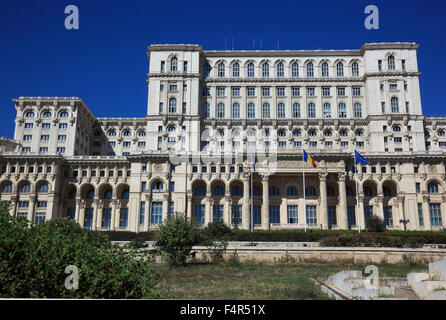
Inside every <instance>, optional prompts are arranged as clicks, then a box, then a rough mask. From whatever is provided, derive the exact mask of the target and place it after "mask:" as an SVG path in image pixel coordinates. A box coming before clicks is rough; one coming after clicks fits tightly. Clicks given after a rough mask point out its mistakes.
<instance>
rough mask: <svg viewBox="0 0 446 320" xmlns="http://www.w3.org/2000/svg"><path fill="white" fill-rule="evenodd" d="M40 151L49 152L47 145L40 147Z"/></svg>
mask: <svg viewBox="0 0 446 320" xmlns="http://www.w3.org/2000/svg"><path fill="white" fill-rule="evenodd" d="M39 152H48V148H47V147H40V149H39Z"/></svg>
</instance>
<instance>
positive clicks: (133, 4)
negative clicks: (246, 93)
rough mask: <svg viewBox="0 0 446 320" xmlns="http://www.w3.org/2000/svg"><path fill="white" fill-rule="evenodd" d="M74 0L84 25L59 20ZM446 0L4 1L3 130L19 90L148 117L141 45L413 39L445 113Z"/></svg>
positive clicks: (425, 83) (330, 45)
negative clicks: (370, 13) (369, 11)
mask: <svg viewBox="0 0 446 320" xmlns="http://www.w3.org/2000/svg"><path fill="white" fill-rule="evenodd" d="M70 4H73V5H77V6H78V8H79V11H80V30H70V31H69V30H66V29H65V27H64V20H65V17H66V15H65V14H64V9H65V6H67V5H70ZM368 4H374V5H376V6H378V8H379V11H380V29H379V30H366V29H365V28H364V19H365V17H366V15H365V14H364V8H365V7H366V5H368ZM445 16H446V5H445V4H444V1H433V0H424V1H421V0H418V1H414V0H406V1H395V0H386V1H381V0H380V1H377V0H369V1H362V0H349V1H347V0H331V1H328V0H318V1H314V0H312V1H310V0H307V1H300V0H294V1H284V0H274V1H262V0H256V1H251V0H237V1H211V0H207V1H205V0H184V1H179V0H178V1H177V0H168V1H152V0H145V1H142V0H141V1H136V0H126V1H120V0H113V1H112V0H107V1H106V0H81V1H76V0H69V1H65V0H53V1H49V0H40V1H37V0H33V1H31V0H29V1H25V0H2V1H1V3H0V36H1V42H0V43H1V47H0V49H1V50H0V107H1V111H2V115H1V117H0V136H7V137H12V136H13V133H14V129H13V128H14V118H15V109H14V105H13V103H12V101H11V99H13V98H15V97H19V96H59V97H61V96H69V97H71V96H78V97H80V98H82V99H83V100H84V101H85V102H86V104H87V105H88V106H89V108H90V109H91V111H92V112H93V113H94V114H95V115H96V116H98V117H101V116H110V117H118V116H122V117H132V116H144V115H145V112H146V100H147V87H146V82H145V80H146V73H147V70H148V61H147V58H146V46H147V45H149V44H151V43H194V44H201V45H202V46H203V47H204V49H205V50H222V49H225V38H227V43H228V49H230V47H231V42H232V40H231V39H232V38H234V40H235V49H252V48H253V44H252V39H253V38H255V39H256V45H257V47H256V49H259V47H258V44H259V39H260V38H262V40H263V49H276V46H277V40H279V42H280V49H317V48H319V47H320V48H321V49H359V48H360V47H361V45H362V44H363V43H365V42H380V41H414V42H417V43H419V44H420V45H421V46H420V49H419V51H418V58H419V59H418V63H419V69H420V71H421V73H422V75H421V78H420V79H421V81H420V82H421V99H422V107H423V112H424V114H426V115H440V114H446V108H445V103H444V99H443V94H444V91H445V84H444V82H443V81H442V76H444V75H445V74H446V63H445V59H444V58H445V56H446V18H445Z"/></svg>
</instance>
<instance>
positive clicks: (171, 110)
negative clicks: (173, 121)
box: [169, 98, 177, 113]
mask: <svg viewBox="0 0 446 320" xmlns="http://www.w3.org/2000/svg"><path fill="white" fill-rule="evenodd" d="M175 112H177V99H175V98H171V99H169V113H175Z"/></svg>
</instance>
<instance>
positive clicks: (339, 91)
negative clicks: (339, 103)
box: [338, 88, 345, 97]
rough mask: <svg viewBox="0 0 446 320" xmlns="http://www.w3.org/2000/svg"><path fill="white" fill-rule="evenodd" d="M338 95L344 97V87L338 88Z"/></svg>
mask: <svg viewBox="0 0 446 320" xmlns="http://www.w3.org/2000/svg"><path fill="white" fill-rule="evenodd" d="M338 96H341V97H345V88H338Z"/></svg>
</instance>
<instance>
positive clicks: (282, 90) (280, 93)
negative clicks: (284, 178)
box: [277, 88, 285, 97]
mask: <svg viewBox="0 0 446 320" xmlns="http://www.w3.org/2000/svg"><path fill="white" fill-rule="evenodd" d="M277 96H278V97H285V88H277Z"/></svg>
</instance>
